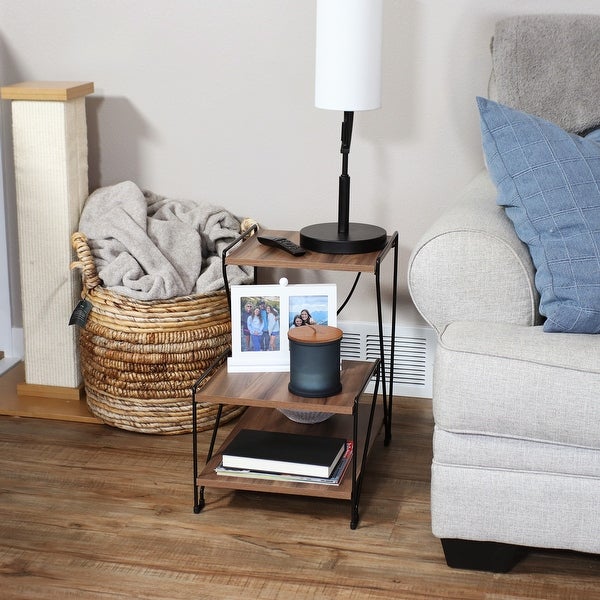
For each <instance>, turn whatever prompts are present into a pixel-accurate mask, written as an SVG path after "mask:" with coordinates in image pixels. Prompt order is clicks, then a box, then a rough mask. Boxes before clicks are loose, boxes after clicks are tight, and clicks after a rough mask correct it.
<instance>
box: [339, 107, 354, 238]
mask: <svg viewBox="0 0 600 600" xmlns="http://www.w3.org/2000/svg"><path fill="white" fill-rule="evenodd" d="M353 123H354V111H345V112H344V121H343V122H342V147H341V149H340V152H341V153H342V174H341V175H340V193H339V199H338V234H339V235H341V236H345V235H348V230H349V228H350V175H348V155H349V154H350V142H351V141H352V125H353Z"/></svg>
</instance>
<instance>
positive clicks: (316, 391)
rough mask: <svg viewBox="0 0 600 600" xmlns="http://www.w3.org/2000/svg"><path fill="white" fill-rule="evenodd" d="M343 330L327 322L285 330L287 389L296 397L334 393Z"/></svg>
mask: <svg viewBox="0 0 600 600" xmlns="http://www.w3.org/2000/svg"><path fill="white" fill-rule="evenodd" d="M342 335H343V331H342V330H341V329H338V328H337V327H329V326H327V325H303V326H301V327H294V328H293V329H290V330H289V331H288V339H289V343H290V383H289V386H288V388H289V390H290V392H292V394H296V396H303V397H305V398H322V397H327V396H333V395H335V394H338V393H339V392H340V391H341V389H342V383H341V380H340V345H341V341H342Z"/></svg>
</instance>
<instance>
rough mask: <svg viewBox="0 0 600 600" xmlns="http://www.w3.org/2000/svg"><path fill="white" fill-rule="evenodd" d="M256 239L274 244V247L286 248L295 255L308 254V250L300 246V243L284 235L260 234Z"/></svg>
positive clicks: (269, 244) (266, 244) (268, 244)
mask: <svg viewBox="0 0 600 600" xmlns="http://www.w3.org/2000/svg"><path fill="white" fill-rule="evenodd" d="M256 239H257V240H258V241H259V242H260V243H261V244H264V245H265V246H272V247H273V248H279V249H280V250H285V251H286V252H289V253H290V254H292V255H294V256H302V255H303V254H306V250H305V249H304V248H301V247H300V246H298V244H294V242H292V240H288V239H287V238H284V237H273V236H269V235H259V236H257V237H256Z"/></svg>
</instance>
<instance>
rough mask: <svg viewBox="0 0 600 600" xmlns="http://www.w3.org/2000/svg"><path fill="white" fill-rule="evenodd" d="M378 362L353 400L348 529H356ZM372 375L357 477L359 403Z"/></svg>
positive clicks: (377, 376) (377, 384) (377, 375)
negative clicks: (370, 397) (350, 494)
mask: <svg viewBox="0 0 600 600" xmlns="http://www.w3.org/2000/svg"><path fill="white" fill-rule="evenodd" d="M379 362H380V361H379V360H377V361H375V364H374V365H373V370H372V371H371V373H370V375H369V377H368V378H367V380H366V381H365V382H364V384H363V386H362V388H361V390H360V391H359V393H358V394H357V395H356V396H355V398H354V408H353V419H352V420H353V425H352V441H353V444H354V446H353V453H352V497H351V499H350V504H351V516H350V529H356V527H357V526H358V519H359V515H358V502H359V500H360V493H361V490H362V482H363V474H364V472H365V468H366V465H367V457H368V455H369V446H370V443H371V431H372V429H373V418H374V416H375V406H376V405H377V393H378V391H379V375H380V372H381V371H380V370H379V364H378V363H379ZM373 373H376V376H375V389H374V390H373V396H372V399H371V408H370V410H369V420H368V422H367V433H366V435H365V444H364V447H363V453H362V458H361V466H360V476H358V475H357V462H358V418H359V411H358V408H359V402H360V398H361V396H362V394H363V392H364V390H365V387H367V383H368V382H369V380H370V379H371V377H373Z"/></svg>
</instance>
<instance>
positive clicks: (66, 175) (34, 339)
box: [1, 82, 94, 400]
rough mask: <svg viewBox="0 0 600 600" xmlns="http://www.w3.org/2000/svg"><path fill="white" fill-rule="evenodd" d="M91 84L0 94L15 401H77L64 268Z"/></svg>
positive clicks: (81, 178)
mask: <svg viewBox="0 0 600 600" xmlns="http://www.w3.org/2000/svg"><path fill="white" fill-rule="evenodd" d="M93 91H94V84H93V83H90V82H25V83H17V84H15V85H10V86H6V87H3V88H2V89H1V97H2V98H3V99H6V100H11V101H12V122H13V146H14V162H15V184H16V200H17V220H18V232H19V253H20V273H21V292H22V303H23V335H24V346H25V361H24V362H25V382H24V383H21V384H19V385H18V386H17V394H18V395H19V396H27V397H32V396H35V397H47V398H64V399H66V400H72V399H77V400H78V399H79V398H80V397H81V394H82V385H81V383H82V380H81V374H80V369H79V351H78V344H77V329H76V328H75V327H70V326H69V318H70V316H71V313H72V311H73V308H74V307H75V305H76V304H77V301H78V300H79V292H80V289H81V288H80V285H81V284H80V281H79V276H78V274H77V273H73V272H71V271H70V269H69V264H70V262H71V260H72V250H71V233H72V232H74V231H75V230H76V229H77V227H78V224H79V216H80V214H81V209H82V207H83V203H84V201H85V199H86V198H87V196H88V163H87V129H86V118H85V96H86V95H88V94H91V93H93Z"/></svg>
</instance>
